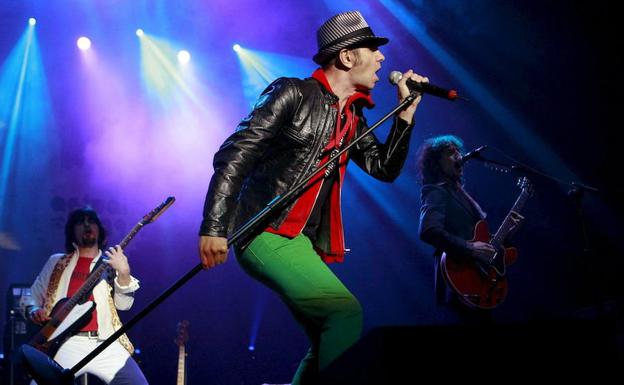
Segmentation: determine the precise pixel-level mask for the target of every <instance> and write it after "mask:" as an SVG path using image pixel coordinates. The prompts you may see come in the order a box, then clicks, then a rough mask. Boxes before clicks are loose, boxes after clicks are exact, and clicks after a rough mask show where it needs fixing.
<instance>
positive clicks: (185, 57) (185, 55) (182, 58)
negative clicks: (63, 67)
mask: <svg viewBox="0 0 624 385" xmlns="http://www.w3.org/2000/svg"><path fill="white" fill-rule="evenodd" d="M189 60H191V54H190V53H189V51H187V50H185V49H183V50H181V51H179V52H178V63H180V64H186V63H188V62H189Z"/></svg>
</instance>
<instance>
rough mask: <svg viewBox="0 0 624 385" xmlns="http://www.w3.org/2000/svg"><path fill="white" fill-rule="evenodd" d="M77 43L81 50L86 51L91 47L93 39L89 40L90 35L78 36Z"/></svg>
mask: <svg viewBox="0 0 624 385" xmlns="http://www.w3.org/2000/svg"><path fill="white" fill-rule="evenodd" d="M76 45H77V46H78V48H80V49H81V50H83V51H86V50H88V49H89V48H91V40H89V38H88V37H84V36H81V37H79V38H78V40H76Z"/></svg>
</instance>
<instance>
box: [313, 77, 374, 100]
mask: <svg viewBox="0 0 624 385" xmlns="http://www.w3.org/2000/svg"><path fill="white" fill-rule="evenodd" d="M312 78H314V79H316V80H317V81H318V82H319V83H321V84H322V85H323V87H325V89H326V90H327V91H328V92H329V93H330V94H331V95H332V96H333V99H332V100H333V103H332V104H336V103H338V97H337V96H336V95H335V94H334V91H333V90H332V88H331V86H330V85H329V81H328V80H327V76H325V71H323V69H322V68H317V69H316V71H314V73H312ZM353 103H355V104H356V105H357V104H361V105H362V106H363V107H366V108H373V107H374V106H375V103H374V102H373V99H372V97H371V95H370V91H356V92H355V93H354V94H353V95H351V96H349V99H347V103H346V104H345V108H349V106H350V105H351V104H353Z"/></svg>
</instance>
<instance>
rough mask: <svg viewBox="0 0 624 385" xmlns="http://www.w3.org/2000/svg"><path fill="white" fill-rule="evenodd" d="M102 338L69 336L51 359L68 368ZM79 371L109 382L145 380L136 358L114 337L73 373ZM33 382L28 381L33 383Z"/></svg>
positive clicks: (140, 383) (132, 384) (141, 384)
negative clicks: (98, 352) (111, 341)
mask: <svg viewBox="0 0 624 385" xmlns="http://www.w3.org/2000/svg"><path fill="white" fill-rule="evenodd" d="M102 342H103V341H101V340H98V339H96V338H90V337H86V336H73V337H71V338H69V339H68V340H67V341H65V343H64V344H63V345H61V348H60V349H59V351H58V352H57V353H56V355H55V356H54V360H55V361H56V362H58V363H59V364H60V365H61V366H62V367H63V368H65V369H71V368H72V367H73V366H74V365H76V364H77V363H78V362H80V361H81V360H82V359H83V358H85V357H86V356H87V354H89V353H91V352H92V351H93V350H94V349H95V348H96V347H98V346H99V345H100V344H101V343H102ZM83 373H89V374H92V375H94V376H97V377H98V378H99V379H101V380H102V381H104V382H105V383H107V384H111V385H147V380H146V379H145V376H144V375H143V372H141V369H139V366H138V365H137V363H136V361H134V359H133V358H132V357H130V354H129V353H128V351H127V350H126V349H124V347H123V346H121V344H120V343H119V342H118V341H115V342H113V343H112V344H110V345H109V346H108V347H107V348H106V349H104V351H102V352H101V353H100V354H98V355H97V356H95V358H93V359H92V360H91V361H89V362H88V363H87V364H86V365H85V366H83V367H82V368H81V369H80V370H79V371H78V373H76V377H78V376H80V375H81V374H83ZM34 383H35V382H34V381H33V382H31V385H33V384H34Z"/></svg>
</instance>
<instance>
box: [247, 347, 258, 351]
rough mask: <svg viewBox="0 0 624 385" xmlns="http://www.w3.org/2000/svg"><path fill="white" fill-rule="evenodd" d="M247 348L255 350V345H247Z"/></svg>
mask: <svg viewBox="0 0 624 385" xmlns="http://www.w3.org/2000/svg"><path fill="white" fill-rule="evenodd" d="M247 350H249V351H250V352H253V351H254V350H256V347H255V346H253V345H249V346H248V347H247Z"/></svg>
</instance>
